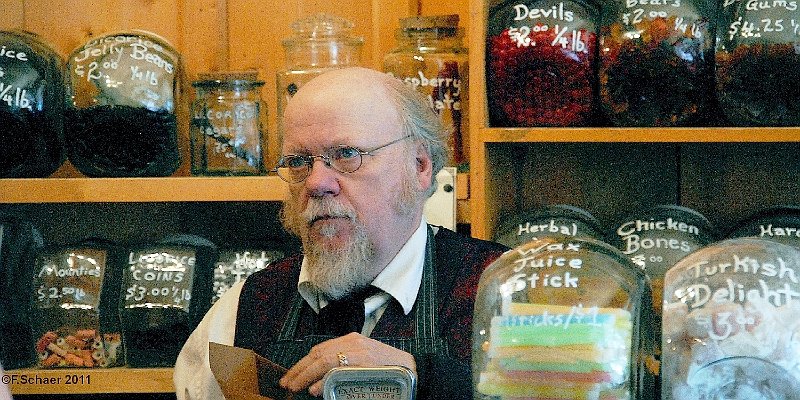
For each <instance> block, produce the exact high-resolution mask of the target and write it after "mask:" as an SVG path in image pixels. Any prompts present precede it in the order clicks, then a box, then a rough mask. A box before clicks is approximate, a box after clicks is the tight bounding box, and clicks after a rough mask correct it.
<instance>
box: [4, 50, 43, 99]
mask: <svg viewBox="0 0 800 400" xmlns="http://www.w3.org/2000/svg"><path fill="white" fill-rule="evenodd" d="M42 68H44V65H43V61H42V60H40V59H39V58H38V57H37V56H36V55H34V54H32V53H31V49H30V48H28V47H27V46H25V47H21V45H16V46H15V45H13V44H11V43H9V44H6V45H2V46H0V107H3V108H8V109H13V110H27V111H30V112H33V111H34V107H35V106H36V105H37V104H39V101H37V99H36V95H37V94H38V93H40V91H41V89H43V86H44V81H43V79H42V74H41V72H40V70H41V69H42Z"/></svg>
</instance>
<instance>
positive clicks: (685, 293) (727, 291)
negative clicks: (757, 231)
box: [661, 238, 800, 400]
mask: <svg viewBox="0 0 800 400" xmlns="http://www.w3.org/2000/svg"><path fill="white" fill-rule="evenodd" d="M662 326H663V334H662V346H661V347H662V349H663V356H662V359H661V360H662V362H661V376H662V379H663V380H662V394H663V395H662V397H661V398H662V399H664V400H673V399H675V400H684V399H748V400H750V399H753V400H761V399H784V400H790V399H792V400H796V399H798V398H800V368H798V360H799V359H800V344H799V343H798V332H800V251H799V250H798V249H797V248H795V247H792V246H788V245H785V244H782V243H778V242H776V241H772V240H764V239H758V238H737V239H728V240H724V241H721V242H717V243H713V244H711V245H709V246H706V247H704V248H702V249H700V250H698V251H696V252H694V253H692V254H690V255H689V256H687V257H685V258H683V259H682V260H680V261H678V263H677V264H676V265H675V266H674V267H672V268H671V269H670V270H669V271H667V274H666V277H665V278H664V304H663V320H662Z"/></svg>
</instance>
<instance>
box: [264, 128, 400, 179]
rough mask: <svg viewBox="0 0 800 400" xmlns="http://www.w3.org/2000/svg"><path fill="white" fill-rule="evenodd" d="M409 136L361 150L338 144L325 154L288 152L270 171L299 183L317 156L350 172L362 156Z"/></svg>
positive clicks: (330, 165) (306, 176)
mask: <svg viewBox="0 0 800 400" xmlns="http://www.w3.org/2000/svg"><path fill="white" fill-rule="evenodd" d="M410 137H411V135H406V136H404V137H401V138H400V139H396V140H393V141H391V142H389V143H386V144H384V145H382V146H378V147H375V148H373V149H370V150H361V149H359V148H358V147H353V146H345V145H340V146H336V147H332V148H330V149H328V150H327V151H326V152H325V154H319V155H311V154H309V155H302V154H289V155H285V156H283V157H281V159H280V160H279V161H278V165H277V166H276V167H275V169H273V170H272V171H270V172H277V174H278V176H279V177H280V178H281V179H283V180H284V181H286V182H288V183H300V182H302V181H304V180H306V178H308V175H310V174H311V168H312V167H313V166H314V160H315V159H317V158H319V159H320V160H322V162H323V163H325V165H326V166H327V167H329V168H332V169H333V170H335V171H338V172H341V173H345V174H351V173H353V172H356V171H357V170H358V169H359V168H361V164H362V163H363V162H364V156H374V155H375V154H373V153H374V152H375V151H377V150H380V149H382V148H384V147H388V146H391V145H393V144H395V143H398V142H400V141H403V140H406V139H408V138H410Z"/></svg>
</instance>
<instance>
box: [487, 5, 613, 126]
mask: <svg viewBox="0 0 800 400" xmlns="http://www.w3.org/2000/svg"><path fill="white" fill-rule="evenodd" d="M488 10H489V13H488V24H487V32H486V34H487V35H488V37H487V38H486V85H487V87H486V94H487V95H488V102H489V104H488V106H489V122H490V125H491V126H505V127H516V126H519V127H525V126H580V125H587V124H589V123H590V122H591V119H592V114H593V111H594V108H595V95H594V93H595V87H596V84H595V81H596V80H595V78H594V77H595V70H596V65H595V64H596V57H595V46H596V32H597V18H598V15H597V14H598V12H599V10H598V7H597V5H595V4H594V3H590V2H587V1H583V0H559V1H557V0H531V1H526V2H521V1H518V0H510V1H509V0H507V1H503V2H499V1H493V2H490V3H489V4H488Z"/></svg>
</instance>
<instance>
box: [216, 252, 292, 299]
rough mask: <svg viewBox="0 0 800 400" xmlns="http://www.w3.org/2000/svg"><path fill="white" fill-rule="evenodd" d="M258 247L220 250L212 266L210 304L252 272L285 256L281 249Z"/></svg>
mask: <svg viewBox="0 0 800 400" xmlns="http://www.w3.org/2000/svg"><path fill="white" fill-rule="evenodd" d="M259 247H260V246H249V247H244V246H243V247H232V248H226V249H222V250H220V252H219V259H218V260H217V262H216V264H215V266H214V293H213V295H212V297H211V303H212V304H213V303H215V302H216V301H217V300H219V298H220V297H221V296H222V295H223V294H225V292H227V291H228V289H230V288H231V286H233V285H235V284H237V283H239V282H242V281H244V280H245V279H247V277H248V276H250V275H252V274H253V273H254V272H256V271H259V270H261V269H263V268H265V267H266V266H268V265H269V264H270V263H272V262H273V261H275V260H280V259H281V258H283V257H284V256H285V255H286V253H285V252H284V251H283V249H282V248H275V249H264V248H259Z"/></svg>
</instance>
